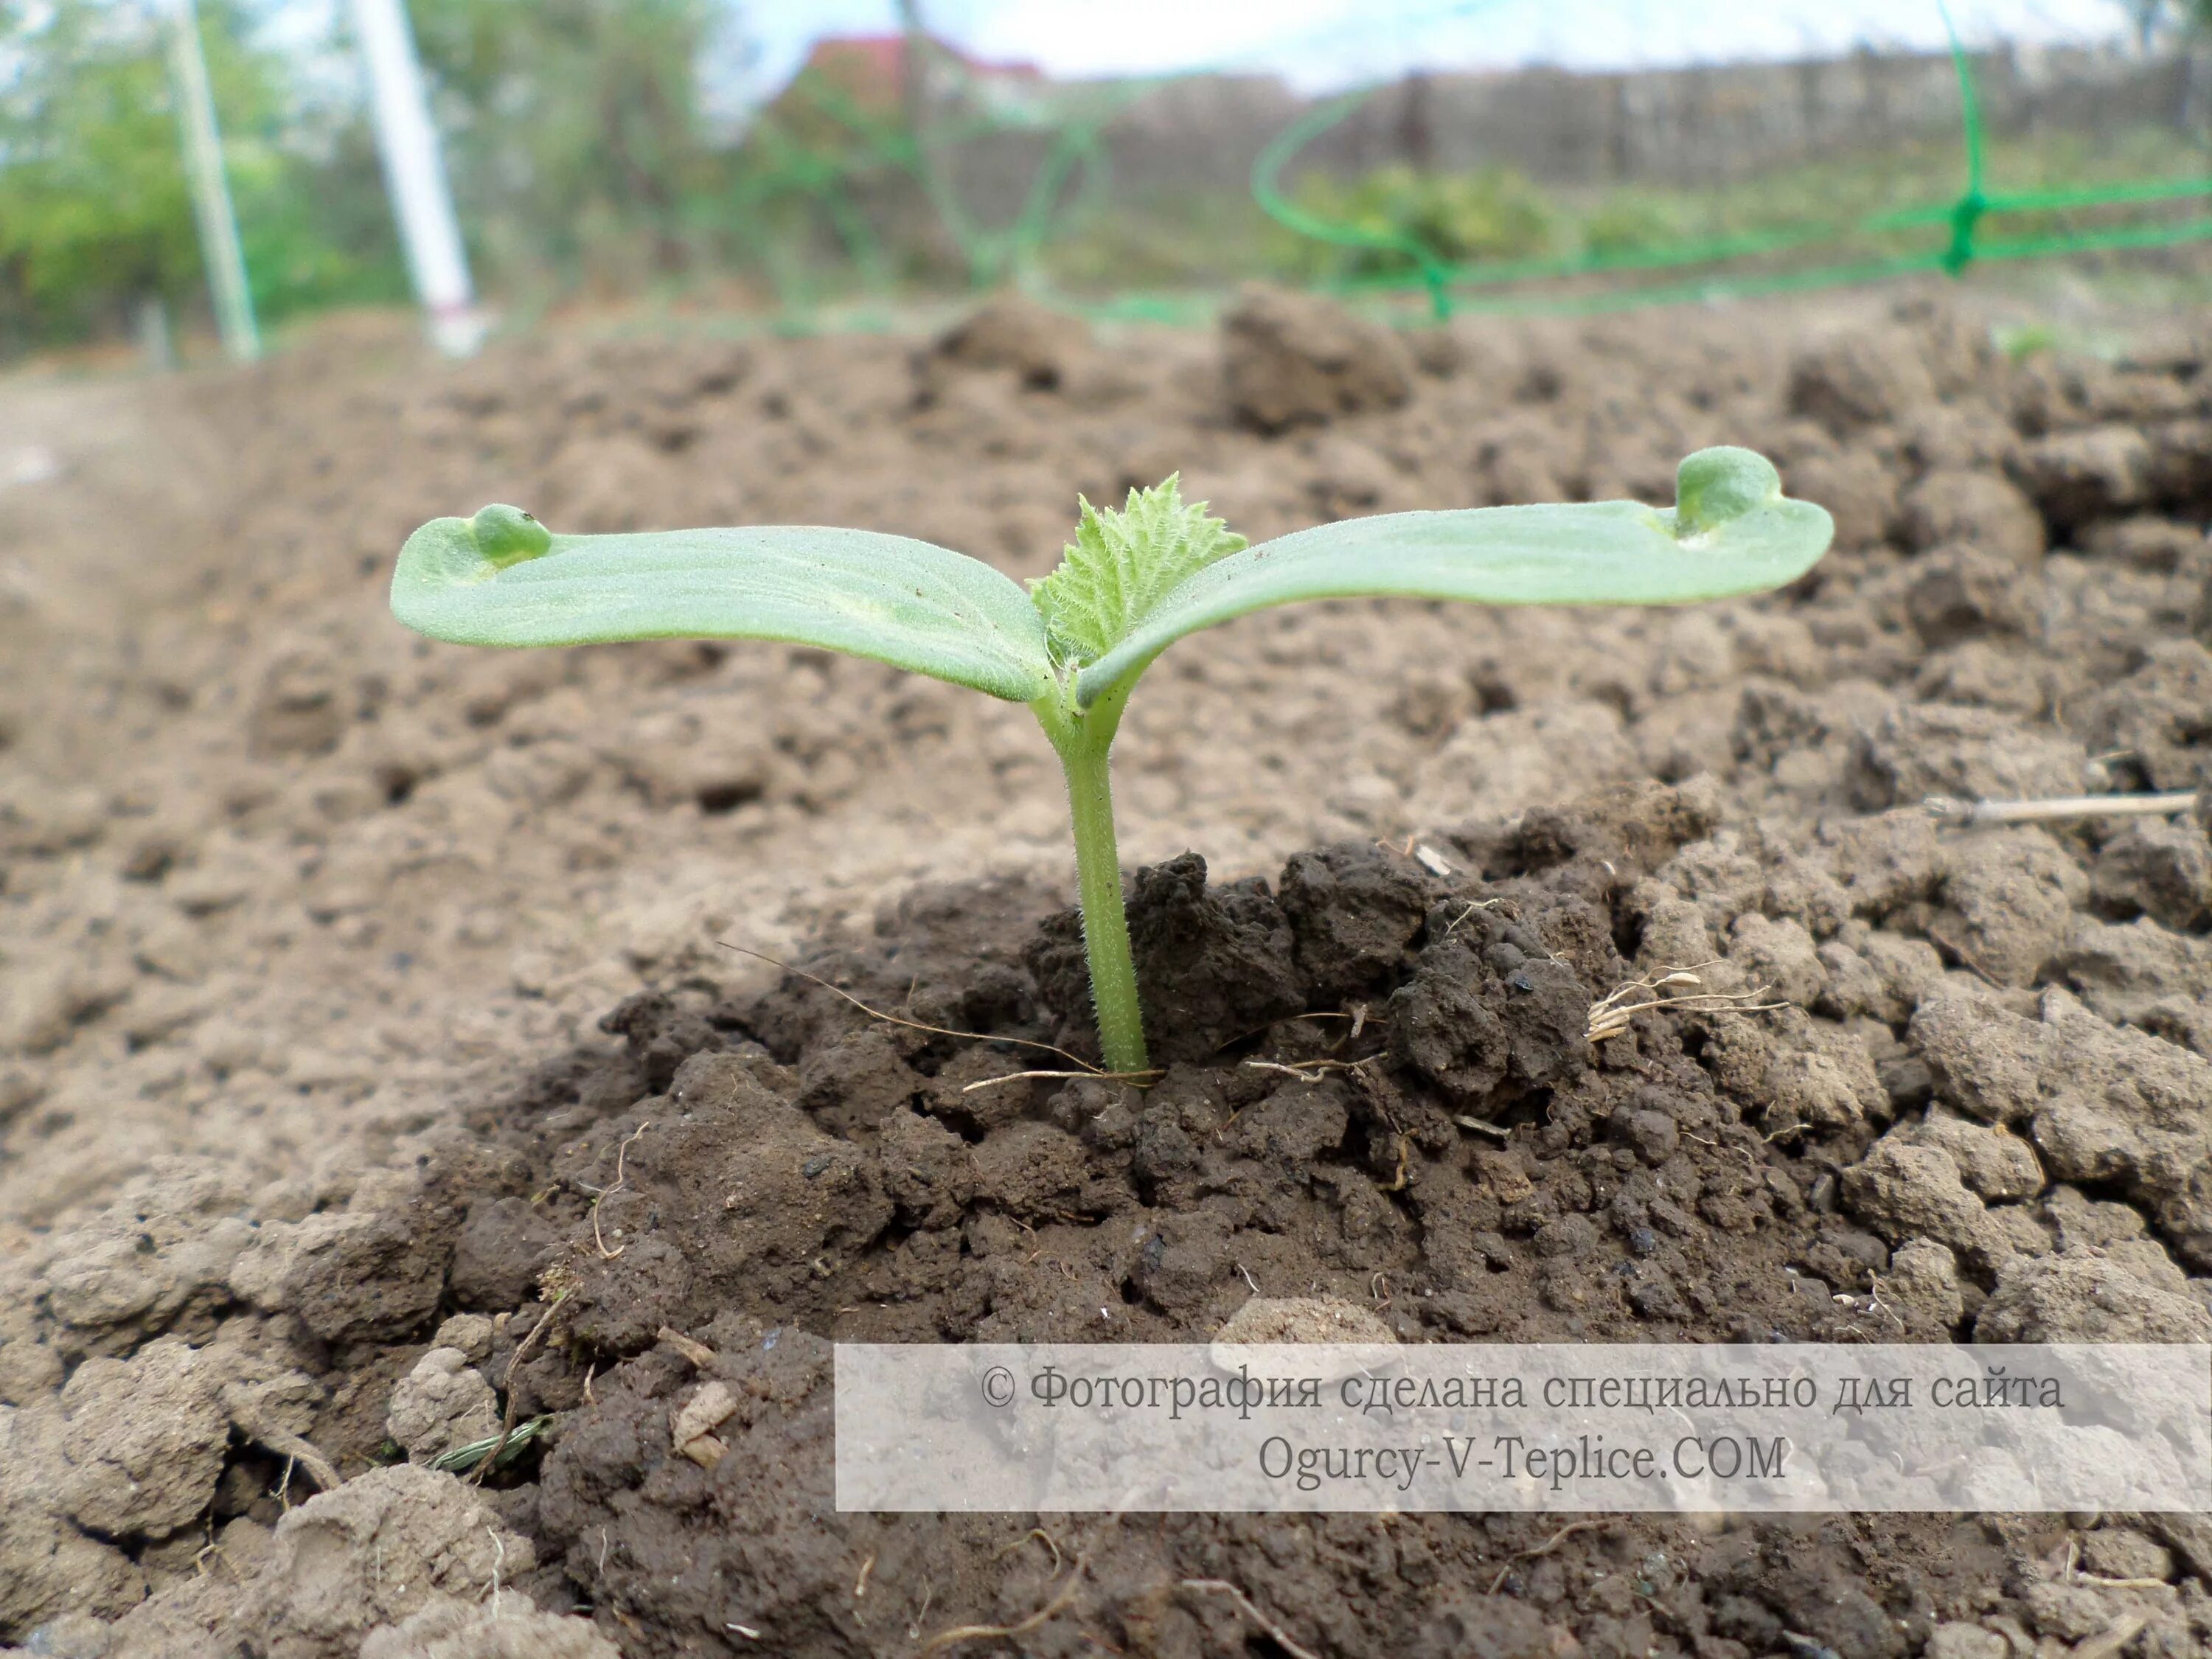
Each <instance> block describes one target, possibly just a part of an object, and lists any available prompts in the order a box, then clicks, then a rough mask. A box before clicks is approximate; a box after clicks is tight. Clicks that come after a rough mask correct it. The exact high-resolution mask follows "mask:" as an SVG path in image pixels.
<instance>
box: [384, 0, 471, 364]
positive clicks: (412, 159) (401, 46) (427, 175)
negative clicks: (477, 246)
mask: <svg viewBox="0 0 2212 1659" xmlns="http://www.w3.org/2000/svg"><path fill="white" fill-rule="evenodd" d="M353 21H354V29H355V32H356V33H358V34H359V35H360V36H361V49H362V55H363V56H364V57H365V58H368V88H369V101H370V104H371V106H372V107H373V108H374V110H375V112H376V143H377V149H378V150H379V152H380V154H381V155H382V156H383V158H384V181H385V185H386V188H388V189H389V190H390V191H391V192H392V212H393V214H394V216H396V217H397V218H398V222H399V240H400V242H401V244H402V245H403V246H404V249H405V251H406V254H407V270H408V274H409V275H410V276H412V277H413V278H414V282H415V297H416V299H418V300H419V301H422V309H423V311H424V313H426V314H427V315H428V319H429V327H430V339H431V343H433V344H435V346H436V347H437V348H438V349H439V350H441V351H442V352H444V353H445V354H446V355H447V356H449V357H465V356H469V355H470V354H471V353H472V352H474V351H475V350H476V349H477V347H478V346H480V345H482V344H483V337H484V319H483V313H480V312H479V311H478V310H477V303H476V291H475V289H473V288H471V286H470V283H469V260H468V254H467V252H466V251H465V250H464V249H463V247H462V246H461V227H460V222H459V220H458V219H456V218H455V217H454V216H453V191H451V190H450V189H449V188H448V187H447V182H446V164H445V161H444V158H443V157H442V155H441V154H440V151H439V148H438V130H437V129H436V128H435V127H434V126H432V125H430V104H429V100H428V96H427V95H426V94H425V93H424V91H423V88H422V65H421V64H419V63H418V62H417V61H416V57H415V35H414V32H413V31H412V30H411V29H410V27H408V23H407V13H406V10H405V9H404V5H403V3H402V0H353Z"/></svg>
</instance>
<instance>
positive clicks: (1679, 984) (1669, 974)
mask: <svg viewBox="0 0 2212 1659" xmlns="http://www.w3.org/2000/svg"><path fill="white" fill-rule="evenodd" d="M1718 965H1719V963H1718V961H1717V960H1715V961H1713V962H1701V963H1699V964H1698V965H1697V966H1696V967H1694V968H1662V969H1659V971H1658V972H1656V973H1655V974H1646V975H1644V977H1643V978H1642V979H1639V980H1634V981H1631V982H1630V983H1628V984H1626V985H1622V986H1617V987H1614V988H1613V989H1612V990H1610V991H1607V993H1606V994H1604V995H1603V996H1601V997H1600V998H1599V999H1598V1000H1596V1001H1595V1002H1593V1003H1592V1004H1590V1011H1589V1030H1588V1032H1586V1033H1585V1036H1587V1038H1588V1040H1589V1042H1607V1041H1608V1040H1609V1039H1611V1038H1613V1037H1617V1036H1622V1035H1624V1034H1626V1031H1627V1030H1628V1028H1629V1026H1630V1024H1632V1022H1633V1021H1634V1020H1635V1018H1636V1016H1637V1015H1638V1014H1644V1013H1649V1012H1651V1011H1652V1010H1653V1009H1655V1008H1679V1009H1681V1010H1682V1011H1684V1012H1687V1013H1692V1014H1763V1013H1768V1012H1772V1011H1773V1010H1775V1009H1777V1008H1786V1007H1788V1006H1790V1005H1789V1004H1788V1003H1786V1002H1761V1001H1760V1000H1759V999H1760V998H1761V997H1763V996H1765V994H1767V993H1768V992H1769V991H1771V989H1773V988H1774V987H1771V986H1770V985H1761V986H1758V987H1754V988H1753V989H1751V990H1748V991H1708V990H1706V989H1705V981H1704V980H1703V979H1701V978H1699V975H1700V974H1701V973H1702V972H1703V971H1704V970H1705V969H1708V968H1713V967H1717V966H1718Z"/></svg>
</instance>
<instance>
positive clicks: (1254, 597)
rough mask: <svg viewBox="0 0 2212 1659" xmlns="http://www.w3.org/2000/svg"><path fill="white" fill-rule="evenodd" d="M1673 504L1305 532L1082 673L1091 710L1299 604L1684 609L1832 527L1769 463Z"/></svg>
mask: <svg viewBox="0 0 2212 1659" xmlns="http://www.w3.org/2000/svg"><path fill="white" fill-rule="evenodd" d="M1675 495H1676V504H1675V505H1674V507H1646V506H1644V505H1643V504H1642V503H1641V502H1638V501H1591V502H1585V503H1579V504H1576V505H1570V506H1564V507H1470V508H1466V509H1462V510H1460V511H1456V512H1443V513H1383V514H1380V515H1378V516H1376V517H1374V518H1368V519H1347V520H1343V521H1341V522H1340V523H1337V524H1328V525H1322V526H1317V527H1316V528H1315V529H1312V530H1301V531H1297V532H1294V533H1292V534H1291V535H1288V536H1284V537H1280V538H1278V539H1276V540H1274V541H1272V542H1262V543H1261V544H1260V545H1258V546H1256V547H1248V548H1246V549H1245V550H1243V552H1241V553H1232V554H1231V555H1229V556H1228V557H1226V558H1224V559H1220V560H1218V561H1216V562H1213V563H1212V564H1209V565H1207V566H1206V568H1204V569H1202V570H1200V571H1198V572H1197V573H1195V574H1193V575H1191V576H1188V577H1186V578H1185V579H1184V580H1182V581H1181V582H1180V583H1178V584H1177V585H1176V586H1175V587H1174V588H1172V589H1170V591H1169V592H1167V593H1166V594H1164V596H1162V598H1161V599H1159V601H1158V604H1156V605H1154V606H1153V607H1152V610H1151V611H1150V612H1149V613H1148V614H1147V615H1146V617H1145V618H1144V619H1143V620H1142V621H1141V622H1140V623H1139V624H1138V625H1137V626H1136V627H1135V628H1134V629H1132V630H1131V631H1130V632H1129V634H1128V635H1127V637H1125V638H1124V639H1122V640H1121V641H1120V642H1119V643H1117V644H1116V645H1115V647H1114V648H1113V649H1112V650H1110V651H1109V652H1107V653H1105V654H1104V655H1103V656H1101V657H1100V658H1099V659H1097V661H1095V662H1093V663H1091V665H1089V666H1087V667H1085V669H1084V670H1083V671H1082V672H1081V674H1080V675H1079V678H1077V681H1076V697H1077V700H1078V702H1079V703H1081V704H1082V705H1083V706H1085V707H1086V708H1087V707H1088V706H1089V705H1091V703H1093V702H1097V699H1098V698H1099V697H1100V696H1103V695H1104V694H1105V693H1106V692H1108V691H1109V690H1113V688H1114V687H1115V685H1117V684H1120V683H1121V681H1122V680H1123V679H1125V678H1127V677H1128V676H1129V675H1131V674H1133V673H1135V672H1138V671H1140V670H1142V668H1143V667H1144V665H1146V663H1148V662H1150V661H1151V660H1152V659H1153V658H1154V657H1155V656H1157V655H1158V653H1160V652H1161V651H1162V650H1164V648H1165V647H1168V646H1170V645H1171V644H1173V643H1174V642H1175V641H1176V640H1179V639H1181V638H1182V636H1183V635H1186V634H1190V633H1194V632H1196V631H1197V630H1198V629H1201V628H1211V627H1212V626H1213V625H1214V624H1215V623H1224V622H1227V621H1229V620H1230V619H1231V617H1242V616H1244V615H1246V614H1247V613H1248V612H1250V611H1263V610H1266V609H1267V607H1269V606H1271V605H1289V604H1291V603H1292V602H1293V601H1296V600H1299V599H1355V598H1383V597H1401V598H1408V599H1469V600H1474V601H1475V602H1477V603H1479V604H1482V605H1681V604H1686V603H1688V602H1690V601H1692V600H1696V599H1729V598H1734V597H1736V596H1738V595H1741V594H1747V593H1763V592H1766V591H1768V590H1769V589H1771V588H1776V587H1779V586H1783V585H1784V583H1786V582H1790V581H1793V580H1796V578H1797V577H1799V576H1802V575H1803V574H1805V572H1806V571H1808V570H1809V569H1811V568H1812V567H1813V566H1814V563H1815V562H1817V561H1818V560H1819V559H1820V556H1821V554H1823V553H1825V552H1826V550H1827V548H1828V543H1829V540H1830V538H1831V537H1832V535H1833V534H1834V532H1835V526H1834V525H1833V523H1832V521H1831V520H1830V519H1829V517H1828V515H1827V513H1826V512H1824V511H1822V510H1821V509H1820V507H1815V506H1814V505H1813V504H1812V503H1811V502H1809V501H1792V500H1790V498H1789V497H1787V496H1785V495H1783V493H1782V480H1781V477H1780V476H1779V475H1778V473H1777V472H1776V471H1775V470H1774V468H1773V466H1772V465H1771V463H1769V462H1768V461H1767V459H1765V457H1764V456H1762V455H1759V454H1756V453H1753V452H1752V451H1750V450H1748V449H1733V448H1718V449H1701V450H1699V451H1698V453H1695V454H1693V455H1691V456H1689V457H1688V458H1687V459H1685V460H1684V461H1683V462H1682V464H1681V466H1680V469H1679V471H1678V472H1677V475H1676V480H1675Z"/></svg>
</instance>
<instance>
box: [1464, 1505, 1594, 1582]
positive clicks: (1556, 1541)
mask: <svg viewBox="0 0 2212 1659" xmlns="http://www.w3.org/2000/svg"><path fill="white" fill-rule="evenodd" d="M1604 1524H1605V1522H1602V1521H1570V1522H1567V1524H1566V1525H1565V1526H1564V1527H1561V1528H1559V1531H1557V1532H1555V1533H1553V1534H1552V1535H1551V1536H1550V1537H1549V1538H1547V1539H1546V1540H1545V1541H1543V1542H1542V1543H1541V1544H1539V1545H1537V1546H1536V1547H1535V1548H1534V1549H1529V1550H1516V1551H1515V1552H1514V1553H1512V1554H1510V1555H1509V1556H1507V1557H1506V1558H1505V1565H1504V1566H1502V1567H1500V1568H1498V1577H1495V1578H1493V1579H1492V1580H1491V1581H1490V1593H1491V1594H1492V1595H1497V1594H1498V1590H1499V1589H1501V1588H1502V1587H1503V1586H1504V1583H1505V1580H1506V1578H1507V1577H1508V1576H1509V1575H1510V1573H1511V1572H1512V1571H1513V1564H1514V1563H1515V1562H1516V1561H1533V1560H1534V1559H1536V1558H1537V1557H1538V1556H1540V1555H1549V1554H1550V1553H1552V1552H1553V1550H1555V1549H1557V1548H1559V1546H1560V1545H1562V1544H1564V1543H1565V1542H1566V1541H1567V1540H1569V1539H1570V1538H1572V1537H1573V1536H1574V1535H1575V1534H1577V1533H1578V1532H1589V1531H1591V1530H1593V1529H1594V1528H1598V1527H1601V1526H1603V1525H1604Z"/></svg>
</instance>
